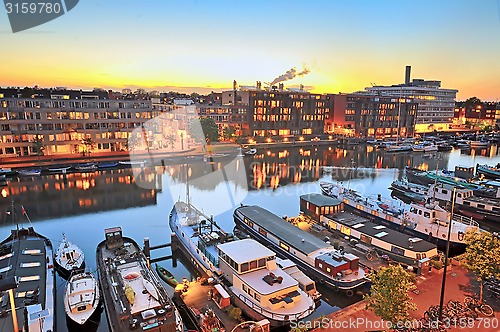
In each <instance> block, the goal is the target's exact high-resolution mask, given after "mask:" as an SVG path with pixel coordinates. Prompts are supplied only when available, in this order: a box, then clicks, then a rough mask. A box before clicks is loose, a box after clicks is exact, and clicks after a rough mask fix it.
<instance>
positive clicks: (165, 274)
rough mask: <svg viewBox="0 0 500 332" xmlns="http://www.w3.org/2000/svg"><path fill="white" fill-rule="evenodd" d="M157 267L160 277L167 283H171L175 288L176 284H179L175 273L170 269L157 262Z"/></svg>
mask: <svg viewBox="0 0 500 332" xmlns="http://www.w3.org/2000/svg"><path fill="white" fill-rule="evenodd" d="M155 269H156V273H158V275H159V276H160V278H161V279H162V280H163V281H165V282H166V283H167V284H169V285H170V286H172V287H174V288H175V286H177V285H178V284H179V282H178V281H177V280H176V279H175V277H174V275H173V274H172V273H170V271H168V270H167V269H165V268H164V267H162V266H160V265H158V264H155Z"/></svg>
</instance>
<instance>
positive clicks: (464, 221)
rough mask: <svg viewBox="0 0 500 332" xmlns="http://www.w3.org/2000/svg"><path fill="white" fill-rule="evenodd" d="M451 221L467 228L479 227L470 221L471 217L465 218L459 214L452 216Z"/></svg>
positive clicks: (472, 220) (475, 222)
mask: <svg viewBox="0 0 500 332" xmlns="http://www.w3.org/2000/svg"><path fill="white" fill-rule="evenodd" d="M453 221H456V222H459V223H462V224H464V225H467V226H474V227H479V224H478V222H477V221H475V220H474V219H472V218H471V217H466V216H462V215H459V214H453Z"/></svg>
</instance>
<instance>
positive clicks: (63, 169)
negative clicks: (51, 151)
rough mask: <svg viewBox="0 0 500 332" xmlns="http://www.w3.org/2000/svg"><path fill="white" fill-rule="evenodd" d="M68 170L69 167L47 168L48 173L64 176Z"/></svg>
mask: <svg viewBox="0 0 500 332" xmlns="http://www.w3.org/2000/svg"><path fill="white" fill-rule="evenodd" d="M70 168H71V166H62V167H49V172H51V173H63V174H66V173H67V172H68V170H69V169H70Z"/></svg>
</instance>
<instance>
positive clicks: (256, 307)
mask: <svg viewBox="0 0 500 332" xmlns="http://www.w3.org/2000/svg"><path fill="white" fill-rule="evenodd" d="M238 297H239V298H240V300H242V301H243V302H244V303H245V304H246V305H248V306H249V307H250V308H252V309H253V310H255V311H256V312H258V313H260V314H262V315H263V316H265V317H268V318H271V319H274V320H278V321H294V320H299V319H302V318H305V317H307V316H309V315H310V314H312V313H313V311H314V305H313V306H311V307H309V308H308V309H306V310H304V311H303V312H300V313H298V314H293V315H283V314H277V313H274V312H272V311H269V310H267V309H265V308H263V307H262V306H260V305H258V304H257V303H255V302H253V301H251V300H249V299H248V298H246V297H245V296H244V295H243V294H239V295H238Z"/></svg>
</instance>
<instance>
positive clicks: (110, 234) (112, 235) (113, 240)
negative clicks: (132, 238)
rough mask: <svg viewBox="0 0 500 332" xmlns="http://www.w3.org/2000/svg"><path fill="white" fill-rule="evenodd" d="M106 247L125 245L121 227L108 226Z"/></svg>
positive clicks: (112, 247) (113, 247)
mask: <svg viewBox="0 0 500 332" xmlns="http://www.w3.org/2000/svg"><path fill="white" fill-rule="evenodd" d="M104 233H105V236H106V248H108V249H115V248H121V247H123V237H122V228H121V227H112V228H106V230H105V231H104Z"/></svg>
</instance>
